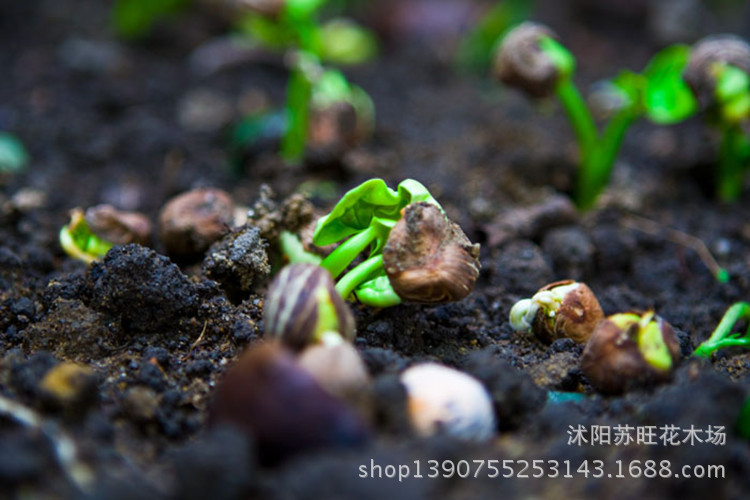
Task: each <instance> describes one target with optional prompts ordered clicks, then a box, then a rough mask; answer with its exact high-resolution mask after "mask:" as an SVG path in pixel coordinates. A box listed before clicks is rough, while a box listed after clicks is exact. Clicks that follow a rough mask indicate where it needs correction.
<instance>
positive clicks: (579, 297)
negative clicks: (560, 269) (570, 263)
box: [510, 280, 604, 344]
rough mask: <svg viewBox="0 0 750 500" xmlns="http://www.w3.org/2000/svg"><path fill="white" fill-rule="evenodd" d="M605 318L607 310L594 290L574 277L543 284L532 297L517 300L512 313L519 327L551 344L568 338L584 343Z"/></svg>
mask: <svg viewBox="0 0 750 500" xmlns="http://www.w3.org/2000/svg"><path fill="white" fill-rule="evenodd" d="M602 319H604V311H602V308H601V306H600V305H599V301H598V300H597V299H596V296H595V295H594V292H592V291H591V288H589V287H588V286H587V285H586V284H585V283H579V282H576V281H573V280H565V281H556V282H554V283H549V284H548V285H545V286H543V287H542V288H540V289H539V291H538V292H537V293H535V294H534V296H533V297H532V298H531V299H524V300H521V301H519V302H517V303H516V304H515V305H514V306H513V308H512V309H511V313H510V321H511V325H512V326H513V328H514V329H515V330H526V331H528V330H530V331H532V332H533V333H534V335H536V336H537V337H538V338H539V339H540V340H542V341H544V342H547V343H551V342H553V341H555V340H557V339H560V338H566V337H567V338H570V339H573V340H574V341H575V342H577V343H579V344H583V343H585V342H586V341H587V340H588V339H589V337H590V336H591V333H592V332H593V331H594V328H596V325H597V324H598V323H599V322H600V321H601V320H602Z"/></svg>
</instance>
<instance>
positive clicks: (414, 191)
mask: <svg viewBox="0 0 750 500" xmlns="http://www.w3.org/2000/svg"><path fill="white" fill-rule="evenodd" d="M419 201H423V202H427V203H431V204H434V205H436V206H438V207H439V206H440V205H439V204H438V202H437V201H436V200H435V198H433V197H432V195H431V194H430V193H429V191H427V188H425V187H424V186H423V185H422V184H420V183H419V182H417V181H415V180H413V179H407V180H405V181H403V182H401V183H400V184H399V185H398V188H397V190H396V191H394V190H392V189H391V188H389V187H388V186H387V185H386V183H385V181H383V180H382V179H371V180H369V181H366V182H364V183H363V184H361V185H359V186H358V187H356V188H354V189H352V190H350V191H349V192H347V193H346V194H345V195H344V196H343V197H342V198H341V200H340V201H339V202H338V203H337V204H336V206H335V207H333V210H331V212H330V213H329V214H328V215H326V216H325V217H322V218H321V219H319V220H318V223H317V226H316V228H315V233H314V234H313V243H314V244H315V245H317V246H326V245H330V244H333V243H338V242H340V241H342V240H343V242H342V243H341V244H340V245H339V246H338V247H337V248H336V249H335V250H334V251H333V252H331V253H330V254H329V255H328V256H327V257H326V258H325V259H323V260H322V261H321V262H320V266H321V267H323V268H325V269H327V270H328V271H329V272H330V273H331V276H333V278H334V279H338V281H337V283H336V290H337V291H338V292H339V294H340V295H341V296H342V297H344V298H347V297H349V296H350V295H351V294H352V293H353V292H355V290H357V291H358V293H357V294H356V296H357V298H358V299H359V300H360V301H361V302H363V303H366V304H368V305H373V306H376V307H387V306H391V305H396V304H399V303H401V298H400V297H399V296H398V295H397V294H396V292H395V291H394V290H393V287H392V286H391V285H390V282H389V281H388V278H387V277H386V275H385V270H384V268H383V247H384V246H385V243H386V241H387V240H388V236H389V234H390V232H391V229H393V227H394V226H395V225H396V223H397V222H398V221H399V220H400V219H401V210H402V209H403V208H404V207H406V206H407V205H408V204H410V203H416V202H419ZM365 251H366V253H367V257H366V258H365V260H364V261H363V262H361V263H360V264H358V265H356V266H355V267H354V268H352V269H351V270H349V271H348V272H346V273H345V274H343V276H342V273H344V271H345V270H346V269H347V268H348V267H349V266H350V265H351V264H352V263H353V262H354V261H355V259H357V257H359V255H360V254H361V253H363V252H365Z"/></svg>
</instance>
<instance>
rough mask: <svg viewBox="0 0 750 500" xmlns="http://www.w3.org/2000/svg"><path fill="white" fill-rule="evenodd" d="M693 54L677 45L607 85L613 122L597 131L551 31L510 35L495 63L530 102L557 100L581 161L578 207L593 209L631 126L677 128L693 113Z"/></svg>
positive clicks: (532, 28) (519, 30)
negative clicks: (685, 74)
mask: <svg viewBox="0 0 750 500" xmlns="http://www.w3.org/2000/svg"><path fill="white" fill-rule="evenodd" d="M688 57H689V49H688V48H687V47H685V46H681V45H677V46H673V47H668V48H666V49H664V50H663V51H661V52H659V53H658V54H657V55H656V56H654V58H653V59H652V60H651V62H649V64H648V66H647V67H646V69H645V70H644V72H643V73H642V74H636V73H632V72H623V73H622V74H620V75H619V76H618V77H617V78H615V79H614V80H612V81H610V82H608V84H607V85H606V95H605V98H606V100H607V101H608V103H607V104H608V107H609V108H610V109H609V110H610V112H611V116H610V119H609V122H608V123H607V124H606V126H605V127H604V129H603V131H601V132H600V131H599V129H598V128H597V125H596V123H595V121H594V118H593V116H592V113H591V111H590V110H589V108H588V106H587V104H586V102H585V100H584V99H583V97H582V96H581V93H580V92H579V91H578V88H577V87H576V85H575V83H574V82H573V77H574V75H575V66H576V61H575V58H574V57H573V55H572V54H571V53H570V52H569V51H568V49H566V48H565V47H564V46H563V45H561V44H560V43H559V42H558V41H557V40H556V37H555V35H554V33H552V31H551V30H549V29H548V28H546V27H544V26H541V25H538V24H534V23H523V24H521V25H519V26H518V27H516V28H515V29H514V30H512V31H511V32H510V33H508V34H507V35H506V37H505V38H504V39H503V40H502V42H501V43H500V45H499V50H498V53H497V56H496V60H495V72H496V75H497V77H498V78H499V79H500V80H501V81H502V82H503V83H506V84H508V85H513V86H516V87H519V88H521V89H522V90H524V91H526V92H527V93H529V94H530V95H532V96H535V97H544V96H547V95H550V94H554V95H555V96H556V97H557V98H558V99H559V101H560V103H561V104H562V106H563V109H564V110H565V112H566V114H567V116H568V119H569V121H570V123H571V126H572V127H573V131H574V132H575V136H576V140H577V142H578V147H579V153H580V159H579V162H580V164H579V171H578V179H577V182H576V187H575V196H574V198H575V201H576V204H577V205H578V207H579V208H581V209H584V210H585V209H589V208H591V207H592V206H593V205H594V203H595V201H596V199H597V197H598V195H599V193H601V191H602V190H603V189H604V188H605V187H606V186H607V184H608V182H609V178H610V175H611V171H612V167H613V165H614V162H615V159H616V157H617V153H618V151H619V149H620V146H621V144H622V140H623V138H624V137H625V132H626V131H627V129H628V128H629V127H630V125H631V124H632V123H633V122H634V121H635V120H636V119H637V118H638V117H640V116H641V115H645V116H646V117H648V118H649V119H650V120H652V121H654V122H656V123H662V124H666V123H677V122H679V121H682V120H684V119H685V118H687V117H688V116H690V115H691V114H693V113H694V112H695V108H696V106H695V100H694V98H693V97H692V95H691V93H690V90H689V89H688V88H687V86H686V84H685V82H684V81H683V80H682V78H681V72H682V70H683V68H684V67H685V65H686V64H687V61H688Z"/></svg>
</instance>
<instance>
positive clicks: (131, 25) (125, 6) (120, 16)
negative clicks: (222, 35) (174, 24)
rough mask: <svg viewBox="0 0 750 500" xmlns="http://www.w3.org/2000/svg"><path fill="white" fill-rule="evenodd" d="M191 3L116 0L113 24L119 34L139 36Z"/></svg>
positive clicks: (185, 1)
mask: <svg viewBox="0 0 750 500" xmlns="http://www.w3.org/2000/svg"><path fill="white" fill-rule="evenodd" d="M189 4H190V0H116V1H115V5H114V8H113V11H112V24H113V26H114V29H115V31H116V32H117V34H118V35H120V36H122V37H125V38H138V37H140V36H143V35H145V34H147V33H148V31H149V30H150V29H151V27H152V26H153V24H154V23H155V22H157V21H159V20H160V19H163V18H165V17H168V16H170V15H173V14H175V13H177V12H179V11H180V10H182V9H184V8H185V7H187V6H188V5H189Z"/></svg>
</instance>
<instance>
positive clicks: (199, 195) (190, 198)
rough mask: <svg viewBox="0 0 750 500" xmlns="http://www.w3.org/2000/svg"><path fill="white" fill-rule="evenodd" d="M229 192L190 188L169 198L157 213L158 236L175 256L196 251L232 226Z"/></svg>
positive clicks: (192, 253)
mask: <svg viewBox="0 0 750 500" xmlns="http://www.w3.org/2000/svg"><path fill="white" fill-rule="evenodd" d="M234 211H235V206H234V202H233V201H232V198H231V196H229V194H228V193H226V192H225V191H222V190H220V189H214V188H202V189H194V190H192V191H188V192H187V193H183V194H181V195H179V196H176V197H174V198H172V199H171V200H170V201H169V202H168V203H167V204H166V205H165V206H164V208H162V210H161V213H160V214H159V237H160V238H161V241H162V243H163V244H164V246H165V247H166V250H167V253H168V254H169V255H172V256H175V257H188V258H189V257H195V256H197V255H200V254H201V253H203V252H204V251H206V249H207V248H208V247H209V246H210V245H211V243H213V242H214V241H216V240H218V239H219V238H221V237H222V236H224V235H225V234H226V233H228V232H229V231H230V229H231V227H232V223H233V221H234Z"/></svg>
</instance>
